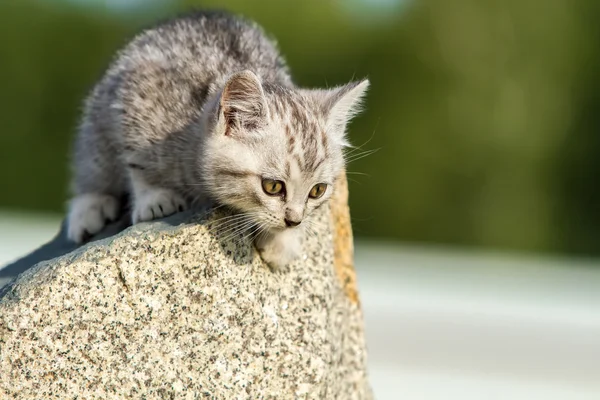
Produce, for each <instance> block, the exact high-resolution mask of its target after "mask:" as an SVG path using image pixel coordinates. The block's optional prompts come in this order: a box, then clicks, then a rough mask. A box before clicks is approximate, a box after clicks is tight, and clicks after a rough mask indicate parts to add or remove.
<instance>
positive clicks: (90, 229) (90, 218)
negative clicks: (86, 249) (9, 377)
mask: <svg viewBox="0 0 600 400" xmlns="http://www.w3.org/2000/svg"><path fill="white" fill-rule="evenodd" d="M118 214H119V201H118V200H117V199H116V198H115V197H113V196H110V195H106V194H99V193H88V194H83V195H81V196H77V197H75V198H74V199H73V200H71V204H70V206H69V217H68V222H67V224H68V226H67V237H68V238H69V240H72V241H73V242H75V243H81V242H84V241H86V240H88V239H89V238H90V237H91V236H93V235H95V234H96V233H98V232H100V231H101V230H102V229H103V228H104V227H105V226H106V225H108V223H110V222H112V221H114V220H115V219H117V216H118Z"/></svg>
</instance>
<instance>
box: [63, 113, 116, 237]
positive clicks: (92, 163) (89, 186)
mask: <svg viewBox="0 0 600 400" xmlns="http://www.w3.org/2000/svg"><path fill="white" fill-rule="evenodd" d="M107 129H108V128H107V127H106V126H102V124H97V123H93V122H92V121H91V120H90V119H89V118H88V119H86V120H85V121H84V123H83V124H82V125H81V127H80V130H79V132H78V135H77V139H76V141H75V147H74V154H73V170H74V171H73V181H72V190H73V193H74V194H75V196H74V197H73V198H72V199H71V201H70V203H69V211H68V217H67V237H68V238H69V239H70V240H72V241H74V242H76V243H81V242H83V241H85V240H87V239H88V238H89V237H90V236H92V235H94V234H96V233H98V232H100V231H101V230H102V229H103V228H104V227H105V226H106V225H107V224H108V223H109V222H111V221H114V220H116V219H117V217H118V214H119V209H120V204H119V198H120V197H122V195H123V193H124V191H125V182H126V176H125V171H124V170H123V168H122V166H121V165H120V163H119V161H118V160H117V158H116V156H115V151H114V149H113V148H112V145H111V143H110V141H109V136H108V135H107Z"/></svg>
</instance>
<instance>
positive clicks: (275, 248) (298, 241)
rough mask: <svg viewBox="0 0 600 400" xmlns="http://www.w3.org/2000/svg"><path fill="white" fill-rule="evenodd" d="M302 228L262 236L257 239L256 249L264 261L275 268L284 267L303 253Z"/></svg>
mask: <svg viewBox="0 0 600 400" xmlns="http://www.w3.org/2000/svg"><path fill="white" fill-rule="evenodd" d="M302 235H303V229H302V228H301V227H297V228H293V229H285V230H282V231H279V232H275V233H271V232H269V233H266V234H261V235H259V236H258V237H257V238H256V242H255V244H256V248H257V249H258V251H259V252H260V255H261V257H262V259H263V260H264V261H265V262H266V263H267V264H269V265H270V266H271V267H273V268H276V269H277V268H281V267H284V266H286V265H288V264H290V263H291V262H293V261H294V260H296V259H297V258H298V257H300V254H301V253H302Z"/></svg>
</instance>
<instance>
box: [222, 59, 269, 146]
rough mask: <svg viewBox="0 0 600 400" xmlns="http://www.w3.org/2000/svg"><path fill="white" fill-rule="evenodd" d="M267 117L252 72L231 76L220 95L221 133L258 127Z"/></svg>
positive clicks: (256, 79) (260, 88)
mask: <svg viewBox="0 0 600 400" xmlns="http://www.w3.org/2000/svg"><path fill="white" fill-rule="evenodd" d="M266 117H267V106H266V100H265V94H264V92H263V88H262V85H261V83H260V79H259V78H258V76H256V74H254V72H252V71H248V70H245V71H242V72H237V73H235V74H233V75H232V76H231V77H230V78H229V80H228V81H227V83H226V84H225V87H224V88H223V92H222V93H221V98H220V100H219V122H220V125H221V128H222V129H223V130H222V133H223V134H225V135H231V134H232V133H234V132H236V131H240V130H252V129H256V128H257V127H259V126H260V125H261V124H262V123H263V122H264V121H265V119H266Z"/></svg>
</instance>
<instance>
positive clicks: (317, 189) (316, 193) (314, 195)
mask: <svg viewBox="0 0 600 400" xmlns="http://www.w3.org/2000/svg"><path fill="white" fill-rule="evenodd" d="M325 190H327V184H325V183H317V184H316V185H315V186H313V187H312V189H310V193H309V194H308V197H310V198H311V199H318V198H319V197H321V196H323V194H325Z"/></svg>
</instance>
